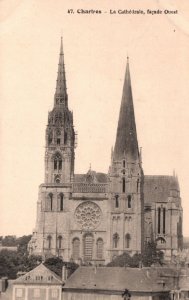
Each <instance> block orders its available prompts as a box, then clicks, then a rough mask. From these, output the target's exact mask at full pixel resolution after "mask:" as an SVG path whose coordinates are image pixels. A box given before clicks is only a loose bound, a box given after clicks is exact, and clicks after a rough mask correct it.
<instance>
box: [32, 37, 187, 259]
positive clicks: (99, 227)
mask: <svg viewBox="0 0 189 300" xmlns="http://www.w3.org/2000/svg"><path fill="white" fill-rule="evenodd" d="M75 136H76V135H75V131H74V125H73V114H72V112H71V111H70V110H69V107H68V95H67V90H66V77H65V66H64V56H63V45H62V40H61V48H60V57H59V65H58V76H57V82H56V92H55V96H54V107H53V109H52V111H51V112H49V115H48V124H47V128H46V135H45V139H46V150H45V182H44V183H43V184H41V185H40V187H39V199H38V202H37V221H36V227H35V230H34V232H33V236H32V239H31V241H30V243H29V251H30V253H31V254H40V255H43V256H45V257H48V256H51V255H58V256H59V257H62V258H63V259H64V260H65V261H70V260H73V261H76V262H91V263H95V264H104V263H107V262H109V261H111V260H112V259H113V258H114V257H116V256H118V255H120V254H122V253H123V252H125V251H128V252H129V253H130V254H131V255H133V254H134V253H137V252H141V251H142V249H143V246H144V243H145V242H147V241H150V240H152V239H153V240H155V241H157V244H158V247H159V248H160V249H162V250H163V251H164V252H165V254H166V256H167V257H169V258H170V257H171V256H172V255H173V254H175V253H176V252H177V251H178V250H179V249H181V248H182V207H181V198H180V190H179V183H178V180H177V178H176V177H175V176H146V175H144V173H143V169H142V160H141V154H140V152H139V146H138V140H137V131H136V124H135V114H134V106H133V97H132V88H131V79H130V71H129V60H128V59H127V66H126V74H125V79H124V85H123V95H122V101H121V108H120V114H119V121H118V127H117V136H116V141H115V146H114V149H113V151H112V157H111V166H110V167H109V172H108V174H103V173H96V172H95V171H92V170H89V171H88V172H87V174H75V172H74V157H75V147H76V139H75Z"/></svg>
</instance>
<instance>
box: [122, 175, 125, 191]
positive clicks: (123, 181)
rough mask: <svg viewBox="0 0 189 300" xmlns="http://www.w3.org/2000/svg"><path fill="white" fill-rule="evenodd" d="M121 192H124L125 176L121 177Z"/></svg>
mask: <svg viewBox="0 0 189 300" xmlns="http://www.w3.org/2000/svg"><path fill="white" fill-rule="evenodd" d="M122 192H123V193H125V178H123V179H122Z"/></svg>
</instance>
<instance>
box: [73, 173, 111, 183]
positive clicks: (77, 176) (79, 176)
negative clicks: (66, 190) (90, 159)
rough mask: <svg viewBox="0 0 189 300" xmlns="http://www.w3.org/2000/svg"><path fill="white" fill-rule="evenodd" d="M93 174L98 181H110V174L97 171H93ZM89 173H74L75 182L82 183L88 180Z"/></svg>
mask: <svg viewBox="0 0 189 300" xmlns="http://www.w3.org/2000/svg"><path fill="white" fill-rule="evenodd" d="M91 173H92V175H93V176H94V177H95V179H96V183H107V182H108V175H107V174H105V173H99V172H95V171H91ZM87 176H88V173H87V174H75V175H74V182H77V183H81V182H87Z"/></svg>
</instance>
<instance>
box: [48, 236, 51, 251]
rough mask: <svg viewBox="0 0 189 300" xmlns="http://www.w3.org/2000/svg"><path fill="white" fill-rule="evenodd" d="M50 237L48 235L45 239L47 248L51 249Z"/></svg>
mask: <svg viewBox="0 0 189 300" xmlns="http://www.w3.org/2000/svg"><path fill="white" fill-rule="evenodd" d="M51 243H52V236H50V235H48V237H47V248H48V249H51Z"/></svg>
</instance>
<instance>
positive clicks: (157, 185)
mask: <svg viewBox="0 0 189 300" xmlns="http://www.w3.org/2000/svg"><path fill="white" fill-rule="evenodd" d="M170 190H176V191H179V190H180V188H179V183H178V179H177V178H176V177H174V176H159V175H157V176H154V175H145V176H144V202H145V204H146V203H155V202H167V201H168V197H169V196H170Z"/></svg>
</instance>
